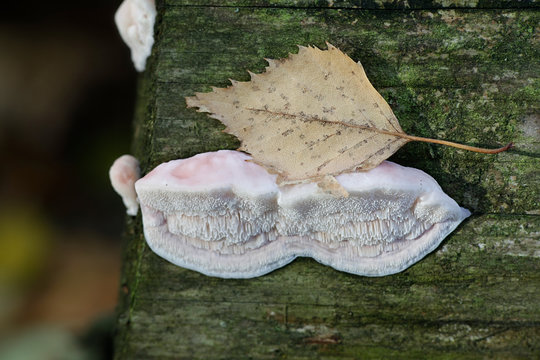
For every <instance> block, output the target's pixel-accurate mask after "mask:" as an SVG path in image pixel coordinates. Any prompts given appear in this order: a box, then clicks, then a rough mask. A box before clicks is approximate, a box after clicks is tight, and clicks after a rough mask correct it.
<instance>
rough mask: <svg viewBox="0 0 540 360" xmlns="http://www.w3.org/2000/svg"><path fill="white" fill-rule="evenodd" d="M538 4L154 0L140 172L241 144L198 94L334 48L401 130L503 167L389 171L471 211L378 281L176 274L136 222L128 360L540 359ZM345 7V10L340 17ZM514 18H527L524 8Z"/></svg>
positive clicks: (469, 160) (431, 155) (129, 273)
mask: <svg viewBox="0 0 540 360" xmlns="http://www.w3.org/2000/svg"><path fill="white" fill-rule="evenodd" d="M535 4H536V3H535V2H534V1H522V2H511V1H466V0H462V1H460V0H456V1H410V0H409V1H384V0H380V1H361V0H358V1H353V0H350V1H338V0H336V1H317V0H297V1H294V0H280V1H269V0H226V1H202V0H164V1H161V2H160V1H158V3H157V5H158V11H159V15H158V21H157V24H156V44H155V46H154V49H153V52H152V56H151V58H150V59H149V63H148V68H147V70H146V72H145V73H144V74H143V75H142V76H141V79H140V82H139V99H138V105H137V109H136V119H135V135H134V145H133V151H134V155H135V156H136V157H138V158H139V159H140V160H141V163H142V169H143V172H148V171H149V170H151V169H152V168H153V167H154V166H156V165H158V164H159V163H161V162H163V161H168V160H171V159H175V158H184V157H189V156H192V155H194V154H196V153H200V152H206V151H214V150H218V149H235V148H236V147H237V146H238V141H237V140H236V139H235V138H234V137H231V136H229V135H226V134H224V133H222V132H221V130H222V129H223V127H222V126H221V125H220V124H219V122H217V121H215V120H212V119H210V118H208V117H207V116H206V115H205V114H201V113H197V112H195V111H194V110H193V109H187V108H186V105H185V100H184V97H185V96H191V95H193V93H194V92H196V91H209V90H210V87H211V86H218V87H224V86H227V85H228V84H229V81H228V79H229V78H232V79H236V80H241V81H246V80H248V79H249V76H248V74H247V72H246V70H248V69H249V70H251V71H253V72H262V71H263V70H264V67H265V65H266V62H265V61H264V60H263V58H265V57H266V58H282V57H286V56H287V55H288V53H289V52H296V51H297V48H296V45H297V44H301V45H308V44H313V45H316V46H319V47H321V48H325V45H324V43H325V41H329V42H330V43H332V44H333V45H335V46H337V47H339V48H340V49H341V50H343V51H344V52H345V53H347V54H348V55H349V56H351V57H352V58H353V59H355V60H360V61H361V62H362V64H363V65H364V68H365V69H366V72H367V75H368V77H369V79H370V80H371V82H372V83H373V84H374V86H375V87H376V88H377V89H378V90H379V91H380V92H381V94H382V95H383V96H384V97H385V99H386V100H387V101H388V102H389V103H390V105H391V106H392V108H393V109H394V112H395V113H396V115H397V117H398V119H399V120H400V123H401V125H402V127H403V129H404V130H405V131H406V132H407V133H409V134H412V135H417V136H424V137H438V138H444V139H448V140H452V141H457V142H462V143H466V144H469V145H475V146H483V147H499V146H502V145H504V144H506V143H507V142H509V141H514V142H515V143H516V149H513V150H511V151H509V152H507V153H501V154H498V155H485V154H475V153H469V152H465V151H462V150H457V149H453V148H447V147H442V146H439V145H434V144H425V143H410V144H408V145H406V146H405V147H403V148H402V149H401V150H399V151H398V153H397V154H396V155H395V156H394V157H393V158H392V160H394V161H396V162H398V163H400V164H403V165H407V166H412V167H416V168H420V169H422V170H424V171H426V172H427V173H429V174H430V175H432V176H433V177H434V178H435V179H436V180H437V181H438V182H439V184H440V185H441V187H442V188H443V189H444V191H445V192H447V193H448V194H449V195H450V196H451V197H453V198H454V199H456V201H457V202H458V203H459V204H460V205H462V206H464V207H467V208H469V209H471V210H472V211H473V213H474V214H473V216H472V217H471V218H470V219H469V220H467V221H465V222H464V224H462V225H461V226H460V227H459V228H458V229H457V230H456V231H455V232H454V233H453V234H452V235H451V236H449V237H448V238H447V239H446V240H445V241H444V242H443V244H442V245H441V246H440V247H439V248H438V249H437V250H436V251H435V252H434V253H432V254H430V255H429V256H427V257H426V258H425V259H424V260H422V261H420V262H419V263H418V264H416V265H414V266H413V267H411V268H409V269H408V270H406V271H404V272H402V273H400V274H397V275H392V276H387V277H382V278H366V277H360V276H354V275H350V274H345V273H341V272H338V271H335V270H333V269H331V268H328V267H325V266H322V265H320V264H318V263H316V262H315V261H313V260H311V259H297V260H296V261H295V262H293V263H292V264H290V265H288V266H286V267H285V268H282V269H280V270H277V271H275V272H273V273H271V274H269V275H266V276H263V277H260V278H256V279H250V280H223V279H216V278H210V277H206V276H204V275H201V274H199V273H196V272H193V271H189V270H185V269H182V268H180V267H176V266H174V265H172V264H170V263H168V262H166V261H165V260H163V259H161V258H159V257H158V256H157V255H155V254H154V253H152V251H151V250H150V249H149V248H148V247H147V246H146V244H145V241H144V237H143V234H142V224H141V219H140V217H137V218H135V219H129V220H128V224H127V232H126V239H127V241H126V249H125V259H124V273H123V279H122V291H121V299H120V305H119V317H118V333H117V337H116V355H115V357H116V359H149V358H155V359H244V358H253V359H274V358H290V359H354V358H386V357H389V356H394V357H399V358H415V359H416V358H458V357H459V358H484V357H488V358H492V357H495V358H505V359H506V358H530V357H534V356H538V355H539V354H540V340H539V339H540V306H539V305H538V299H540V261H539V257H540V241H539V235H538V234H539V233H540V221H539V218H540V217H539V216H538V215H539V210H538V199H539V198H540V194H539V188H540V186H539V176H538V169H539V168H540V166H539V165H540V164H539V160H538V157H539V156H538V154H539V145H538V138H539V136H538V131H539V130H538V129H539V115H538V114H539V111H538V104H539V103H540V101H539V100H540V95H539V88H540V86H539V85H540V81H539V78H538V74H539V73H540V66H539V63H538V58H539V52H540V48H539V44H538V28H537V26H538V25H537V24H538V23H540V13H539V12H538V8H537V5H535ZM332 5H333V6H332ZM510 7H514V8H510Z"/></svg>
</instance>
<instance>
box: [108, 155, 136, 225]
mask: <svg viewBox="0 0 540 360" xmlns="http://www.w3.org/2000/svg"><path fill="white" fill-rule="evenodd" d="M109 177H110V179H111V184H112V187H113V189H114V190H115V191H116V192H117V193H118V194H119V195H120V196H121V197H122V200H123V201H124V205H125V206H126V212H127V214H128V215H131V216H135V215H137V212H138V210H139V201H138V200H137V193H136V192H135V181H137V180H139V178H140V177H141V171H140V170H139V161H138V160H137V159H135V158H134V157H133V156H131V155H122V156H120V157H119V158H118V159H116V160H115V162H114V163H113V164H112V166H111V169H110V170H109Z"/></svg>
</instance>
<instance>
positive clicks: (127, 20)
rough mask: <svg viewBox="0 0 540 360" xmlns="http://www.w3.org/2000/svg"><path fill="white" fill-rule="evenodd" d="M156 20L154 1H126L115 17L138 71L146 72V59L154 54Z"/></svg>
mask: <svg viewBox="0 0 540 360" xmlns="http://www.w3.org/2000/svg"><path fill="white" fill-rule="evenodd" d="M155 19H156V4H155V1H154V0H124V2H123V3H122V4H121V5H120V7H119V8H118V10H117V11H116V14H115V15H114V21H115V23H116V27H117V28H118V32H119V33H120V36H121V37H122V40H124V42H125V43H126V45H127V46H128V47H129V48H130V49H131V60H133V64H134V65H135V69H137V71H144V68H145V67H146V59H147V58H148V56H150V53H151V52H152V46H153V45H154V22H155Z"/></svg>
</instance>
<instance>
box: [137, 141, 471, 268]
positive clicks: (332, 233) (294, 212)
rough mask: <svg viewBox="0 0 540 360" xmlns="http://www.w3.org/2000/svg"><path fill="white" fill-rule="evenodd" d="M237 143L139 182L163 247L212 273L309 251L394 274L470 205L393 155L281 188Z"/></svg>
mask: <svg viewBox="0 0 540 360" xmlns="http://www.w3.org/2000/svg"><path fill="white" fill-rule="evenodd" d="M249 159H250V157H249V156H248V155H246V154H244V153H240V152H236V151H218V152H213V153H205V154H199V155H196V156H194V157H192V158H189V159H184V160H174V161H171V162H168V163H165V164H161V165H159V166H158V167H157V168H155V169H154V170H153V171H152V172H150V173H149V174H148V175H146V176H145V177H144V178H142V179H141V180H139V181H137V183H136V184H135V187H136V190H137V194H138V196H139V200H140V202H141V210H142V214H143V224H144V233H145V237H146V240H147V242H148V244H149V246H150V247H151V248H152V250H154V251H155V252H156V253H157V254H158V255H160V256H162V257H164V258H165V259H167V260H169V261H171V262H172V263H174V264H177V265H179V266H182V267H186V268H189V269H193V270H196V271H199V272H201V273H203V274H206V275H210V276H218V277H224V278H250V277H255V276H260V275H263V274H266V273H268V272H270V271H272V270H275V269H277V268H279V267H281V266H284V265H285V264H287V263H289V262H291V261H292V260H294V258H296V257H297V256H308V257H312V258H314V259H315V260H317V261H319V262H321V263H323V264H326V265H330V266H332V267H333V268H335V269H338V270H341V271H346V272H350V273H353V274H358V275H366V276H383V275H389V274H393V273H396V272H399V271H402V270H404V269H406V268H407V267H409V266H411V265H412V264H414V263H415V262H417V261H418V260H420V259H421V258H423V257H424V256H425V255H426V254H428V253H429V252H431V251H433V250H434V249H435V248H436V247H437V246H438V245H439V244H440V243H441V241H442V240H443V239H444V238H445V237H446V235H448V234H449V233H450V232H452V231H453V230H454V229H455V228H456V226H457V225H458V224H459V223H460V222H461V221H462V220H463V219H465V218H466V217H468V216H469V215H470V212H469V211H468V210H466V209H463V208H460V207H459V206H458V205H457V203H456V202H455V201H454V200H452V199H451V198H450V197H448V196H447V195H446V194H445V193H444V192H443V191H442V190H441V188H440V187H439V185H438V184H437V182H436V181H435V180H434V179H433V178H432V177H430V176H429V175H427V174H425V173H424V172H422V171H420V170H416V169H412V168H407V167H403V166H400V165H397V164H394V163H391V162H388V161H385V162H383V163H382V164H381V165H379V166H378V167H377V168H375V169H372V170H370V171H365V172H356V173H348V174H342V175H339V176H337V177H336V179H337V181H338V182H339V183H340V184H341V185H342V186H343V187H344V188H345V189H346V190H347V191H348V192H349V197H347V198H344V197H334V196H332V195H329V194H325V193H324V192H322V191H321V190H320V189H319V188H318V186H317V184H315V183H307V184H299V185H287V186H283V187H278V186H277V185H276V183H275V175H270V174H269V173H268V172H266V170H264V169H263V168H262V167H260V166H259V165H256V164H254V163H252V162H249V161H246V160H249Z"/></svg>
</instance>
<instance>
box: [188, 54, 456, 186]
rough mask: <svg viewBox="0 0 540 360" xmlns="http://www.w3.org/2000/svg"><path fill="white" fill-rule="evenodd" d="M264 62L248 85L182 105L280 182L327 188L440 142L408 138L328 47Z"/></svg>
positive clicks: (357, 72) (354, 68)
mask: <svg viewBox="0 0 540 360" xmlns="http://www.w3.org/2000/svg"><path fill="white" fill-rule="evenodd" d="M267 61H268V63H269V66H268V67H267V68H266V72H265V73H263V74H253V73H251V72H250V75H251V81H248V82H237V81H233V80H231V82H232V86H229V87H228V88H225V89H218V88H214V89H213V92H210V93H196V94H195V96H193V97H188V98H186V102H187V105H188V107H198V108H199V110H198V111H200V112H208V113H210V116H211V117H213V118H215V119H218V120H219V121H221V122H222V123H223V124H225V125H226V126H227V127H226V129H225V131H226V132H228V133H230V134H233V135H235V136H237V137H238V138H239V139H240V140H241V141H242V145H241V147H240V149H239V150H243V151H246V152H248V153H250V154H251V155H252V156H253V160H254V161H255V162H256V163H258V164H260V165H262V166H264V167H266V168H267V169H269V170H270V171H273V172H276V173H278V174H279V175H280V178H279V179H278V181H280V182H295V181H299V180H303V179H308V178H311V179H313V178H319V179H323V178H325V176H326V178H325V179H326V180H321V184H322V187H328V186H327V185H328V184H330V183H331V181H330V182H329V180H328V175H337V174H340V173H342V172H345V171H351V170H357V169H362V170H368V169H371V168H373V167H375V166H377V165H379V164H380V163H381V162H382V161H383V160H385V159H386V158H388V157H389V156H390V155H392V154H393V153H394V152H396V151H397V150H398V149H399V148H400V147H401V146H403V145H404V144H406V143H407V142H409V141H413V140H420V141H431V142H441V141H439V140H432V139H427V140H426V139H424V138H418V137H414V136H410V135H407V134H405V133H404V132H403V130H402V129H401V126H400V125H399V123H398V120H397V118H396V116H395V115H394V113H393V112H392V109H391V108H390V106H389V105H388V103H387V102H386V101H385V100H384V99H383V97H382V96H381V95H380V94H379V93H378V92H377V90H375V88H374V87H373V86H372V85H371V83H370V82H369V80H368V78H367V77H366V74H365V72H364V69H363V67H362V65H361V64H360V63H355V62H354V61H353V60H352V59H351V58H350V57H348V56H347V55H346V54H344V53H343V52H341V51H340V50H339V49H337V48H336V47H334V46H332V45H330V44H328V50H320V49H318V48H314V47H303V46H300V50H299V52H298V54H293V55H291V56H290V57H289V58H287V59H282V60H267ZM443 143H444V142H443ZM452 144H453V143H447V145H452ZM334 190H335V189H334Z"/></svg>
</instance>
